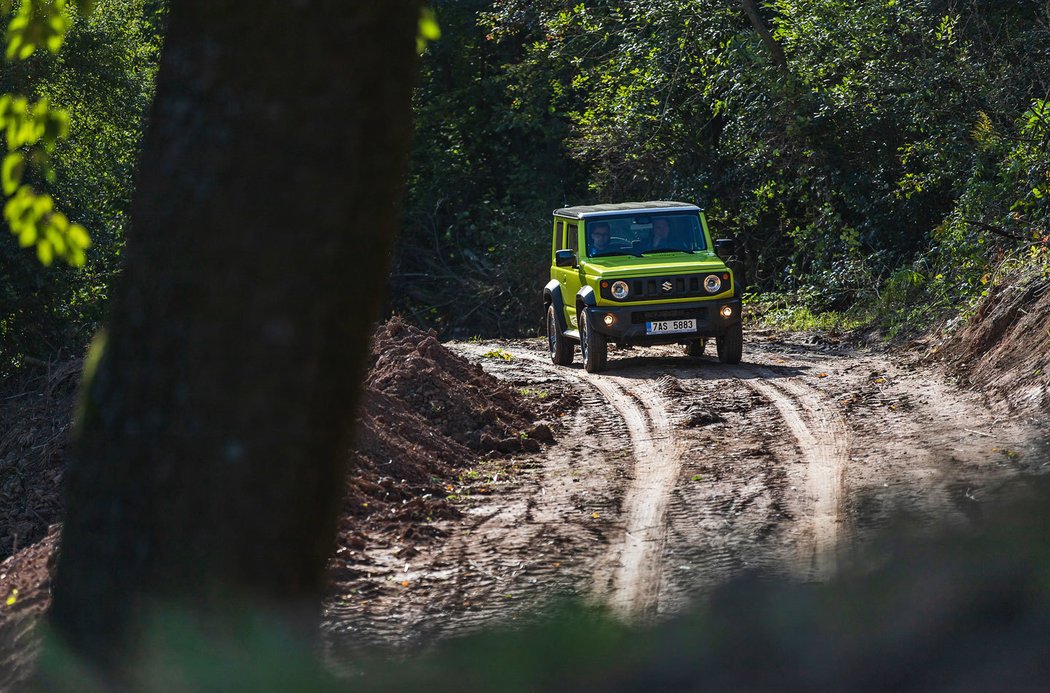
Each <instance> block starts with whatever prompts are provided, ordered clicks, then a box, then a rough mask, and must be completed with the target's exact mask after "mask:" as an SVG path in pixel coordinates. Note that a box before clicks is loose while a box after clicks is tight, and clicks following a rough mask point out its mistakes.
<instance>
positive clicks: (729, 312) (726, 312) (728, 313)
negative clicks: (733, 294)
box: [718, 306, 733, 318]
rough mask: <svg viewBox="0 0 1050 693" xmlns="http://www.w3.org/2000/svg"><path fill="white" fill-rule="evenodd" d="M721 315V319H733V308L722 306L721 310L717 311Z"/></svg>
mask: <svg viewBox="0 0 1050 693" xmlns="http://www.w3.org/2000/svg"><path fill="white" fill-rule="evenodd" d="M718 312H719V313H721V314H722V317H723V318H731V317H733V306H722V310H720V311H718Z"/></svg>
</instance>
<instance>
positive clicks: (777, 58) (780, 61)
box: [740, 0, 787, 72]
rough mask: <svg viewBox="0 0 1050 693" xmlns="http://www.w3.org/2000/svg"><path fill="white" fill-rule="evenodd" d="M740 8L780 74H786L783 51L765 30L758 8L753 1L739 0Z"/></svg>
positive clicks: (766, 29)
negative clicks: (767, 50) (764, 45)
mask: <svg viewBox="0 0 1050 693" xmlns="http://www.w3.org/2000/svg"><path fill="white" fill-rule="evenodd" d="M740 6H741V7H743V8H744V13H745V14H747V18H748V21H750V22H751V26H752V27H754V29H755V31H756V32H758V35H759V37H760V38H761V39H762V43H764V44H766V48H768V49H769V54H770V55H771V56H772V58H773V62H774V63H775V64H776V66H777V67H778V68H780V70H781V71H782V72H787V60H786V59H785V58H784V49H783V48H781V47H780V44H779V43H777V42H776V41H775V40H774V39H773V35H772V34H771V33H769V29H768V28H766V23H765V22H763V21H762V17H760V16H759V15H758V8H757V7H755V1H754V0H740Z"/></svg>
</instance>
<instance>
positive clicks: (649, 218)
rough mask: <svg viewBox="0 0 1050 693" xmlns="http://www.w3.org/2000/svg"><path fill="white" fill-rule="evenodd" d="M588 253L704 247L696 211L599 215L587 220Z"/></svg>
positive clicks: (678, 250)
mask: <svg viewBox="0 0 1050 693" xmlns="http://www.w3.org/2000/svg"><path fill="white" fill-rule="evenodd" d="M586 231H587V233H586V235H587V257H605V256H611V255H636V256H639V257H640V256H642V255H645V254H650V253H693V252H696V251H697V250H705V249H706V244H705V243H704V232H703V229H702V228H701V226H700V216H699V215H698V214H697V213H696V212H679V213H677V214H667V213H663V214H661V213H650V214H626V215H623V216H609V217H601V218H599V219H595V220H593V221H588V222H587V229H586Z"/></svg>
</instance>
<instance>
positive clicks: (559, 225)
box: [554, 220, 565, 250]
mask: <svg viewBox="0 0 1050 693" xmlns="http://www.w3.org/2000/svg"><path fill="white" fill-rule="evenodd" d="M564 226H565V222H563V221H560V220H559V221H557V222H555V224H554V249H555V250H561V249H562V248H564V247H565V237H564V234H562V229H563V228H564Z"/></svg>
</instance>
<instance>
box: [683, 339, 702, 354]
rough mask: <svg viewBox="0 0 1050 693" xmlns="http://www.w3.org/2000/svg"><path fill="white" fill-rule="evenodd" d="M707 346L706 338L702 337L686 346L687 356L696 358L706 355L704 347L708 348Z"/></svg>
mask: <svg viewBox="0 0 1050 693" xmlns="http://www.w3.org/2000/svg"><path fill="white" fill-rule="evenodd" d="M706 346H707V338H706V337H701V338H700V339H693V340H690V341H689V343H687V344H686V345H685V355H686V356H692V357H693V358H695V357H697V356H703V355H704V347H706Z"/></svg>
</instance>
